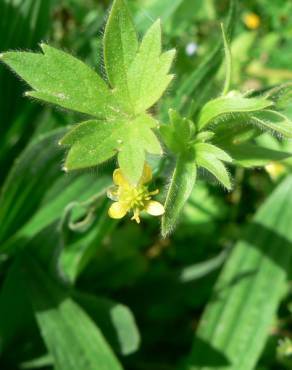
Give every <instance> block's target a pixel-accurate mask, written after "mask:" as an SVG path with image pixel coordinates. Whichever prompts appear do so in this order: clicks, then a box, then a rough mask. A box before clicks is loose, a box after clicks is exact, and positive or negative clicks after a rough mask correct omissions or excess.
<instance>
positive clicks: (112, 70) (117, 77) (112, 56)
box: [104, 0, 138, 111]
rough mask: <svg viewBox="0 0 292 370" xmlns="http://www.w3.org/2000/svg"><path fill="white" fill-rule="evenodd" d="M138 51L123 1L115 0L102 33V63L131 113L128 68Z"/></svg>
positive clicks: (110, 80)
mask: <svg viewBox="0 0 292 370" xmlns="http://www.w3.org/2000/svg"><path fill="white" fill-rule="evenodd" d="M137 50H138V38H137V34H136V30H135V27H134V24H133V21H132V19H131V16H130V13H129V11H128V8H127V6H126V4H125V1H124V0H115V2H114V4H113V6H112V9H111V12H110V15H109V17H108V21H107V24H106V28H105V33H104V62H105V68H106V71H107V76H108V79H109V82H110V84H111V86H112V87H113V88H114V89H115V96H117V97H118V99H119V100H120V101H122V102H123V103H124V105H125V108H126V109H127V110H129V111H133V106H132V104H133V103H132V102H131V97H130V91H129V86H128V72H129V67H130V65H131V63H132V61H133V59H134V58H135V56H136V53H137Z"/></svg>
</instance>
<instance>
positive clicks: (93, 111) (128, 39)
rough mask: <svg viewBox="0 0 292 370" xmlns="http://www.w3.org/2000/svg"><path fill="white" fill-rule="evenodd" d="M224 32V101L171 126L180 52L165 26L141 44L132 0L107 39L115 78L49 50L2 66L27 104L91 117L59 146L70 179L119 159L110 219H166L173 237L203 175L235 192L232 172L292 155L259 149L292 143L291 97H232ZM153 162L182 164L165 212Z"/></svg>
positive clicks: (108, 66) (113, 20)
mask: <svg viewBox="0 0 292 370" xmlns="http://www.w3.org/2000/svg"><path fill="white" fill-rule="evenodd" d="M222 33H223V41H224V46H225V47H224V48H225V60H226V63H225V64H226V78H225V83H224V87H223V89H222V93H221V94H220V95H219V96H218V97H216V98H214V99H212V100H209V101H208V102H207V103H205V104H203V106H201V107H199V108H200V109H199V110H198V112H197V113H196V114H191V115H190V116H189V117H183V116H182V115H181V114H180V112H177V111H176V110H174V109H170V110H169V119H168V120H165V121H163V122H162V121H161V122H160V121H159V120H158V119H157V118H156V117H155V116H154V114H153V112H154V110H153V109H151V108H152V107H153V106H154V105H155V104H156V103H157V101H158V100H159V99H160V98H161V97H162V95H163V93H164V92H165V90H166V89H167V88H169V85H170V83H171V81H172V80H173V77H174V76H173V74H171V73H170V69H171V65H172V63H173V60H174V57H175V50H169V51H162V46H161V23H160V21H159V20H158V21H156V22H155V23H154V24H153V25H152V26H151V27H150V29H149V30H148V31H147V32H146V34H145V35H144V37H143V38H142V39H141V41H140V40H139V38H138V36H137V33H136V30H135V27H134V23H133V21H132V19H131V16H130V13H129V10H128V8H127V6H126V4H125V1H124V0H115V1H114V4H113V6H112V9H111V12H110V14H109V17H108V21H107V24H106V28H105V32H104V38H103V41H104V43H103V54H104V55H103V57H104V58H103V60H104V67H105V71H106V79H102V78H101V77H100V76H99V75H98V74H97V73H96V72H95V71H94V70H92V69H91V68H90V67H88V66H87V65H86V64H84V63H83V62H81V61H80V60H78V59H76V58H75V57H73V56H72V55H70V54H67V53H65V52H64V51H61V50H57V49H55V48H53V47H51V46H49V45H47V44H41V49H42V53H32V52H26V51H23V52H21V51H11V52H6V53H4V54H1V60H2V61H3V62H4V63H6V64H7V65H8V66H9V67H10V68H12V69H13V70H14V71H15V72H16V73H17V74H18V75H19V76H20V77H21V78H23V79H24V80H25V81H26V82H27V83H28V84H29V85H30V86H31V87H32V91H29V92H27V93H26V95H27V96H29V97H32V98H35V99H39V100H41V101H44V102H48V103H51V104H55V105H58V106H60V107H62V108H65V109H69V110H73V111H76V112H80V113H82V114H84V115H85V116H86V119H85V120H84V121H83V122H81V123H79V124H77V125H76V127H74V128H71V129H70V130H69V131H68V133H67V134H66V135H65V136H64V137H63V138H62V139H61V140H60V144H61V145H62V146H65V147H67V148H68V154H67V157H66V160H65V164H64V170H65V171H73V170H78V169H85V168H89V167H93V166H98V165H100V164H101V163H103V162H105V161H108V160H109V159H110V158H112V157H115V156H116V157H117V161H118V166H119V168H118V169H116V170H115V171H114V174H113V181H114V184H115V186H114V187H113V188H111V189H109V191H108V195H109V197H110V198H111V199H112V200H113V201H114V203H113V204H112V206H111V207H110V209H109V216H110V217H113V218H122V217H124V216H125V215H126V214H127V213H128V212H133V217H132V218H133V219H134V220H136V221H137V222H140V213H141V212H142V211H147V212H148V213H149V214H151V215H155V216H160V215H163V216H162V235H163V236H165V235H167V234H168V233H169V232H170V231H171V230H172V229H173V227H174V225H175V224H176V222H177V221H178V218H179V214H180V212H181V210H182V208H183V206H184V204H185V202H186V201H187V199H188V197H189V195H190V193H191V191H192V189H193V187H194V185H195V182H196V178H197V172H198V171H197V170H198V168H200V167H202V168H204V169H205V170H207V171H208V172H210V173H211V174H212V175H213V176H214V177H215V178H216V179H217V180H218V182H219V183H220V184H222V185H223V187H224V188H226V189H227V190H230V189H231V188H232V180H231V178H230V175H229V173H228V170H227V169H226V164H234V165H236V166H246V167H251V166H263V165H266V164H268V163H269V162H271V161H273V160H280V159H284V158H286V157H287V156H288V154H287V153H283V152H277V151H273V150H270V149H266V148H262V147H259V146H258V145H257V144H256V138H257V137H258V136H259V135H261V134H262V133H263V131H270V132H272V133H275V134H277V135H280V136H281V137H290V138H291V137H292V124H291V122H289V120H288V118H286V116H285V115H284V114H283V113H282V112H281V107H282V104H281V102H282V100H283V96H284V95H285V94H284V93H285V88H281V87H280V88H275V89H273V90H269V91H267V92H266V93H264V94H259V93H257V92H254V91H252V92H249V93H245V94H242V93H240V92H239V91H230V76H231V55H230V50H229V47H228V42H227V37H226V36H225V32H224V27H223V26H222ZM194 99H195V97H194ZM190 111H191V110H190ZM167 121H168V122H167ZM43 150H46V148H44V149H43ZM149 154H150V155H155V156H157V157H161V158H163V160H164V161H165V160H168V159H169V160H170V161H173V163H174V170H173V174H172V176H171V180H170V184H169V185H168V189H167V195H166V200H165V204H164V206H162V204H160V203H159V202H157V201H154V200H153V199H152V197H153V196H155V194H157V191H151V190H149V189H148V186H149V184H150V182H151V180H152V170H151V168H150V166H149V164H148V163H147V156H148V155H149ZM168 182H169V181H168ZM166 183H167V181H166Z"/></svg>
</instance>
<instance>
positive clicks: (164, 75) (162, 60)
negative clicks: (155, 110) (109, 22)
mask: <svg viewBox="0 0 292 370" xmlns="http://www.w3.org/2000/svg"><path fill="white" fill-rule="evenodd" d="M174 56H175V50H170V51H167V52H165V53H163V54H161V24H160V21H159V20H158V21H156V22H155V23H154V24H153V25H152V26H151V27H150V29H149V30H148V31H147V33H146V34H145V36H144V38H143V40H142V42H141V45H140V47H139V50H138V53H137V55H136V57H135V59H134V60H133V62H132V64H131V66H130V68H129V73H128V86H129V89H130V95H131V100H132V102H133V105H134V112H135V114H138V113H142V112H144V111H145V110H147V109H148V108H150V107H151V106H152V105H153V104H155V103H156V102H157V100H159V98H160V97H161V96H162V94H163V92H164V91H165V89H166V88H167V86H168V85H169V83H170V82H171V80H172V79H173V75H170V74H168V73H169V70H170V67H171V64H172V61H173V58H174Z"/></svg>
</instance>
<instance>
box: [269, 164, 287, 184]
mask: <svg viewBox="0 0 292 370" xmlns="http://www.w3.org/2000/svg"><path fill="white" fill-rule="evenodd" d="M265 170H266V171H267V172H268V174H269V175H270V177H271V179H272V180H277V179H278V178H279V177H281V176H282V175H283V173H285V166H284V165H283V164H282V163H278V162H271V163H269V164H267V165H266V167H265Z"/></svg>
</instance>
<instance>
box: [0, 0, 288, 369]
mask: <svg viewBox="0 0 292 370" xmlns="http://www.w3.org/2000/svg"><path fill="white" fill-rule="evenodd" d="M128 3H129V6H130V8H131V11H132V12H133V14H134V20H135V23H136V26H137V28H138V30H139V32H141V33H142V32H144V31H145V30H146V29H147V28H148V27H149V26H150V25H151V24H152V23H153V21H154V20H156V19H157V18H158V17H160V18H162V26H163V33H164V43H165V47H167V48H173V47H175V48H177V56H176V62H175V65H174V68H173V70H174V73H175V75H176V79H175V81H174V83H173V84H172V85H171V87H170V88H169V90H168V92H167V94H166V96H165V98H164V101H163V105H162V103H160V104H158V105H157V106H156V107H155V108H154V109H155V110H156V111H157V113H158V114H159V115H160V116H161V119H163V120H166V119H167V118H166V115H165V112H166V111H167V109H166V108H167V107H169V106H172V105H174V106H175V107H177V108H178V107H179V108H181V109H182V110H185V112H188V113H189V110H190V111H191V113H194V114H195V113H196V110H197V109H198V107H199V106H200V105H201V104H202V103H204V102H205V101H206V100H208V99H209V98H213V97H215V96H216V95H217V93H218V92H219V91H220V89H221V86H222V83H221V82H222V80H223V78H224V70H223V67H222V68H221V69H220V68H219V64H221V61H222V60H223V56H224V55H223V48H222V43H221V35H220V26H219V21H221V20H223V19H225V18H226V17H227V14H228V9H229V2H228V1H226V0H220V1H215V0H204V1H202V0H129V1H128ZM109 6H110V1H107V0H104V1H102V0H95V1H94V0H58V1H56V0H14V1H9V0H0V51H1V52H2V51H6V50H9V49H18V50H26V49H33V50H34V51H38V48H39V47H38V44H39V43H40V42H42V41H49V42H50V44H52V45H54V46H56V47H58V48H61V49H64V50H68V51H70V52H72V53H73V54H74V55H76V56H78V57H80V58H81V59H83V60H85V61H86V62H87V63H88V64H89V65H91V66H94V65H98V66H99V71H98V72H99V73H101V74H102V75H104V74H105V73H104V70H103V64H102V57H101V55H102V53H101V48H102V42H101V40H102V34H103V30H104V26H105V20H106V17H107V14H108V9H109ZM255 17H256V18H255ZM291 39H292V3H291V2H290V1H287V0H276V1H269V0H247V1H244V2H239V7H238V12H237V15H236V21H235V27H234V30H233V38H232V43H231V49H232V54H233V68H232V83H233V84H234V86H233V87H236V88H238V86H240V90H241V91H243V92H246V91H250V90H257V91H258V92H259V93H262V92H263V91H266V90H267V89H268V88H272V87H274V86H275V85H276V84H281V83H284V82H287V81H289V80H292V68H291V57H292V41H291ZM217 45H219V46H217ZM210 52H211V55H213V57H212V60H213V63H214V64H206V63H205V64H204V61H205V57H206V55H209V53H210ZM212 53H214V54H212ZM209 62H210V60H209ZM202 63H203V64H202ZM222 64H223V63H222ZM208 65H209V66H211V67H210V68H209V67H208ZM202 66H203V67H202ZM206 66H207V67H206ZM198 67H199V68H200V71H203V73H205V75H204V76H205V79H204V80H203V82H202V80H200V79H198V78H197V77H198V73H197V71H198ZM196 73H197V74H196ZM213 77H214V78H213ZM206 81H207V82H208V83H207V82H206ZM192 82H194V83H193V84H192ZM184 84H185V85H184ZM182 85H184V86H187V87H188V91H189V94H187V95H180V88H181V86H182ZM195 88H196V89H195ZM23 91H24V89H23V85H22V84H21V83H20V82H19V81H18V79H17V78H16V77H15V76H13V75H12V74H11V73H9V72H8V70H7V69H5V68H4V66H3V65H0V95H1V97H0V168H1V170H0V187H1V198H0V368H1V369H3V370H16V369H17V370H18V369H38V368H42V369H45V370H46V369H47V370H52V369H57V370H74V369H76V370H115V369H121V368H124V369H126V370H149V369H151V370H152V369H153V370H174V369H177V370H181V369H184V370H185V369H193V370H194V369H202V368H204V369H219V368H220V369H234V370H239V369H240V370H241V368H240V367H239V365H234V363H235V364H237V363H236V361H238V358H243V360H242V361H246V365H245V368H242V370H249V369H256V370H285V369H288V370H289V369H292V365H291V340H290V339H291V337H292V309H291V305H292V289H291V288H292V287H291V277H292V275H291V274H292V269H291V266H292V262H291V261H292V259H291V255H292V252H291V204H290V203H291V197H292V189H291V176H290V173H291V168H292V167H291V166H292V162H291V159H287V160H284V161H281V162H277V163H273V164H272V165H270V166H269V167H267V168H266V169H265V170H263V169H262V170H257V169H254V170H245V169H236V170H233V172H234V178H235V181H234V182H235V186H234V189H233V190H232V191H231V192H228V193H227V192H225V191H223V189H221V188H218V187H217V186H214V182H216V181H214V179H213V178H210V177H208V175H207V174H206V173H204V172H203V171H202V173H201V172H200V173H199V182H198V183H197V185H196V187H195V188H194V190H193V192H192V194H191V197H190V199H189V201H188V203H187V205H186V207H185V209H184V211H183V214H182V216H181V217H180V221H179V225H178V228H177V230H176V232H175V233H174V234H173V235H172V236H171V237H169V238H166V239H163V240H161V238H160V236H159V225H158V223H157V221H156V220H152V219H150V218H147V217H146V218H145V219H144V220H143V223H142V224H141V225H136V224H133V223H132V222H131V221H129V220H125V221H122V222H120V223H117V222H116V221H113V220H110V219H109V218H108V217H107V209H108V206H109V203H108V201H107V200H105V197H104V194H105V192H106V189H107V187H108V186H109V184H110V183H111V175H110V174H111V173H112V170H113V168H114V163H113V162H109V163H107V164H106V165H104V166H103V167H102V168H101V169H99V170H98V172H96V171H91V172H80V173H74V174H64V173H63V172H62V171H61V166H62V160H63V159H62V158H63V156H64V153H63V151H61V150H60V149H58V148H57V145H56V143H57V141H58V140H59V139H60V137H61V136H62V135H63V134H64V132H65V129H64V127H65V126H67V125H71V124H73V123H75V122H76V114H75V113H70V114H68V112H66V113H64V112H63V111H62V110H54V109H52V108H50V107H45V106H40V105H38V104H35V103H34V102H33V101H27V99H24V98H23V97H22V93H23ZM285 96H286V95H285ZM287 96H288V97H287V101H285V113H286V114H287V115H288V116H289V117H290V118H291V119H292V102H291V99H290V98H291V95H290V97H289V94H288V95H287ZM190 107H191V109H190ZM256 140H257V142H258V143H260V144H261V146H264V147H266V148H267V149H277V150H283V151H285V152H290V153H292V142H291V141H287V142H285V143H283V142H282V141H281V140H280V139H279V138H278V137H274V136H271V135H270V134H265V135H261V136H259V137H258V138H257V139H256ZM153 166H156V168H155V174H156V175H157V176H156V178H155V182H156V185H157V186H158V187H159V186H160V185H162V184H164V182H165V179H166V178H167V177H168V176H169V175H170V169H171V164H169V163H168V162H166V161H164V162H162V163H161V164H159V167H158V166H157V163H154V164H153ZM282 181H283V183H281V182H282ZM280 183H281V184H280ZM92 197H94V199H95V200H96V202H95V203H94V204H95V207H94V209H91V208H90V211H92V213H93V215H94V217H92V218H91V219H90V220H85V221H86V222H83V221H84V217H85V216H86V215H87V214H88V210H89V208H88V207H90V206H89V205H90V202H88V200H90V199H92ZM267 198H269V200H268V201H266V199H267ZM289 202H290V203H289ZM262 204H264V206H263V208H261V210H260V211H258V209H259V207H260V206H261V205H262ZM255 214H256V216H254V215H255ZM252 218H253V220H254V221H253V222H252V223H251V226H249V228H248V230H247V231H246V225H247V224H248V223H250V221H251V219H252ZM255 224H256V226H255ZM259 225H261V227H259ZM263 225H264V226H263ZM221 270H222V271H221ZM206 308H207V310H206ZM206 317H207V319H206V321H207V322H206V321H204V319H205V318H206ZM202 318H203V319H202ZM201 319H202V320H201ZM220 325H222V327H223V329H222V331H220ZM257 325H258V327H257ZM216 328H217V329H216ZM251 328H252V330H251ZM216 330H217V331H216ZM255 333H256V334H257V335H258V337H256V343H255V344H253V345H249V346H248V347H249V352H247V350H246V347H245V345H246V340H247V339H246V338H251V337H252V336H254V335H256V334H255ZM249 335H250V336H251V337H249ZM194 337H195V340H194ZM289 338H290V339H289ZM242 343H243V344H242ZM247 343H248V344H249V343H250V342H249V341H248V342H247ZM190 353H192V355H191V356H190ZM206 361H207V362H206ZM230 361H231V362H232V361H235V362H234V363H231V362H230ZM232 366H233V367H232ZM234 366H235V367H234Z"/></svg>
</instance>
